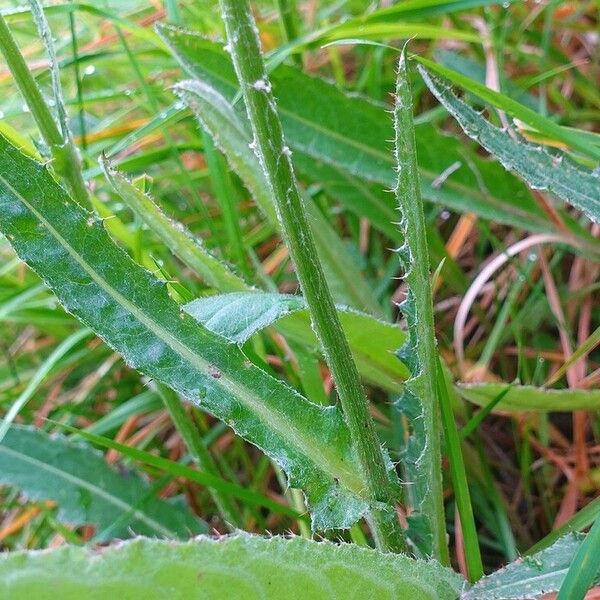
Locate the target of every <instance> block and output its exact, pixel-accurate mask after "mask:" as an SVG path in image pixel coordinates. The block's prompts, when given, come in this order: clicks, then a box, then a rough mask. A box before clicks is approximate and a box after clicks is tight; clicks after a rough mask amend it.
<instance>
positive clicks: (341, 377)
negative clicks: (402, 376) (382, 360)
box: [221, 0, 404, 551]
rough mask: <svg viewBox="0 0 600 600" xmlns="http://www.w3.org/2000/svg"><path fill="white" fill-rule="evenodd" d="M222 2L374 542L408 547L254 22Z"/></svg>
mask: <svg viewBox="0 0 600 600" xmlns="http://www.w3.org/2000/svg"><path fill="white" fill-rule="evenodd" d="M221 9H222V13H223V18H224V20H225V28H226V30H227V38H228V42H229V45H230V49H231V55H232V58H233V64H234V66H235V70H236V73H237V77H238V80H239V82H240V87H241V90H242V93H243V96H244V100H245V103H246V110H247V112H248V117H249V120H250V123H251V125H252V132H253V134H254V142H253V146H254V149H255V151H256V154H257V156H258V159H259V161H260V164H261V166H262V168H263V170H264V173H265V176H266V178H267V182H268V185H269V187H270V190H271V192H272V195H273V200H274V202H275V207H276V210H277V215H278V218H279V221H280V223H281V227H282V230H283V232H284V236H285V239H286V242H287V244H288V248H289V251H290V255H291V257H292V260H293V261H294V265H295V268H296V273H297V276H298V280H299V282H300V286H301V288H302V291H303V293H304V297H305V299H306V302H307V304H308V308H309V312H310V316H311V321H312V325H313V328H314V330H315V332H316V334H317V337H318V339H319V342H320V344H321V346H322V348H323V353H324V355H325V359H326V361H327V364H328V365H329V368H330V370H331V373H332V375H333V379H334V381H335V384H336V389H337V392H338V396H339V399H340V403H341V406H342V409H343V412H344V415H345V419H346V423H347V425H348V429H349V431H350V436H351V438H352V442H353V444H354V447H355V448H356V452H357V456H358V459H359V461H360V466H361V469H362V472H363V477H364V479H365V485H366V493H367V494H368V497H369V501H370V504H371V512H370V515H369V523H370V525H371V529H372V532H373V536H374V538H375V542H376V544H377V546H378V547H379V548H381V549H385V550H392V551H400V550H404V540H403V536H402V531H401V529H400V525H399V522H398V519H397V517H396V514H395V510H394V506H393V504H394V500H395V492H394V491H393V490H392V485H391V483H390V478H389V476H388V472H387V468H386V465H385V460H384V456H383V453H382V450H381V446H380V443H379V440H378V439H377V435H376V432H375V426H374V423H373V420H372V418H371V416H370V414H369V406H368V401H367V398H366V396H365V393H364V390H363V389H362V386H361V384H360V380H359V377H358V372H357V370H356V366H355V364H354V362H353V360H352V356H351V354H350V348H349V346H348V342H347V340H346V338H345V336H344V333H343V330H342V327H341V325H340V322H339V319H338V317H337V312H336V310H335V306H334V303H333V299H332V297H331V293H330V291H329V286H328V285H327V280H326V279H325V275H324V274H323V269H322V267H321V263H320V261H319V257H318V255H317V251H316V248H315V242H314V239H313V236H312V233H311V230H310V228H309V225H308V221H307V218H306V213H305V210H304V206H303V204H302V201H301V199H300V195H299V192H298V188H297V186H296V180H295V177H294V171H293V167H292V162H291V157H290V155H291V152H290V150H289V148H288V146H287V145H286V144H285V140H284V137H283V131H282V128H281V123H280V121H279V117H278V115H277V110H276V107H275V101H274V99H273V95H272V94H271V84H270V82H269V80H268V78H267V74H266V71H265V66H264V63H263V60H262V57H261V54H260V48H259V41H258V36H257V30H256V25H255V23H254V21H253V18H252V14H251V12H250V9H249V6H248V2H247V0H221Z"/></svg>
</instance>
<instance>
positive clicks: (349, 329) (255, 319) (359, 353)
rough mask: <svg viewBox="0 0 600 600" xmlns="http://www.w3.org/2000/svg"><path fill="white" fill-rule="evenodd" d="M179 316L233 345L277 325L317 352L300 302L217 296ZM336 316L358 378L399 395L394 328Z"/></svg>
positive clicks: (255, 295)
mask: <svg viewBox="0 0 600 600" xmlns="http://www.w3.org/2000/svg"><path fill="white" fill-rule="evenodd" d="M183 310H185V312H187V313H188V314H190V315H191V316H192V317H194V318H195V319H196V320H197V321H199V322H200V323H202V324H203V325H204V326H205V327H206V328H207V329H210V330H211V331H214V332H215V333H217V334H219V335H222V336H223V337H225V338H227V339H229V340H231V341H233V342H236V343H238V344H242V343H244V342H245V341H246V340H247V339H248V338H249V337H250V336H252V335H253V334H254V333H256V332H257V331H260V330H261V329H264V328H265V327H268V326H269V325H272V324H273V323H275V322H278V324H279V329H280V331H282V332H283V333H284V334H285V335H286V336H287V337H289V338H291V339H292V340H294V341H296V342H300V343H302V344H303V345H306V346H308V347H309V348H311V349H314V350H317V349H318V348H319V344H318V343H317V339H316V337H315V335H314V332H313V331H312V329H311V327H310V318H309V316H308V310H307V308H306V302H305V300H304V298H302V296H293V295H290V294H273V293H261V292H240V293H231V294H220V295H218V296H207V297H206V298H198V299H196V300H193V301H192V302H189V303H188V304H186V305H185V306H184V307H183ZM338 311H339V312H338V315H339V318H340V321H341V323H342V327H343V328H344V332H345V333H346V336H347V338H348V343H349V344H350V348H351V350H352V354H353V355H354V357H355V358H356V361H357V364H358V365H359V366H360V367H361V374H362V375H363V376H364V377H366V378H367V379H369V380H371V381H372V382H373V383H375V384H377V385H379V386H381V387H386V388H391V389H392V390H393V391H398V390H399V388H400V381H403V380H404V379H406V377H407V375H408V371H407V369H406V367H405V366H404V365H403V364H402V363H401V362H400V361H399V360H398V358H397V357H396V356H395V352H396V350H397V349H398V348H399V347H400V346H401V345H402V344H403V343H404V341H405V338H406V335H405V334H404V332H403V331H402V330H401V329H400V327H399V326H397V325H391V324H389V323H385V322H383V321H378V320H377V319H374V318H373V317H371V316H370V315H365V314H364V313H359V312H357V311H354V310H351V309H348V308H345V307H338Z"/></svg>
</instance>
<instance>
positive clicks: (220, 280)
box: [100, 157, 248, 291]
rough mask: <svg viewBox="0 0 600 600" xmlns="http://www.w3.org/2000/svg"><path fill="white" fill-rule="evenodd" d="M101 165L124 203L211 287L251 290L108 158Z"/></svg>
mask: <svg viewBox="0 0 600 600" xmlns="http://www.w3.org/2000/svg"><path fill="white" fill-rule="evenodd" d="M100 164H101V166H102V168H103V170H104V174H105V175H106V178H107V179H108V181H109V182H110V184H111V185H112V186H113V188H114V189H115V191H116V192H117V193H118V194H119V196H120V197H121V199H122V200H123V202H125V204H127V206H129V208H130V209H131V210H133V212H134V213H135V214H136V215H137V216H138V217H139V218H140V219H142V220H143V221H144V222H145V223H146V225H147V226H148V227H149V228H150V229H151V230H152V231H154V232H155V233H156V235H158V236H159V237H160V238H161V240H162V241H163V242H164V243H165V244H166V245H167V247H168V248H169V250H171V252H173V254H175V256H177V257H178V258H179V259H180V260H181V261H182V262H184V263H185V264H186V265H187V266H188V267H190V268H191V269H193V270H194V271H195V272H196V273H197V274H198V275H200V276H201V277H202V278H203V279H204V280H205V281H206V283H207V284H208V285H210V286H212V287H214V288H216V289H218V290H221V291H239V290H243V289H246V288H248V285H247V284H246V283H245V282H244V280H243V279H242V278H241V277H239V276H238V275H236V274H235V273H234V272H233V271H232V270H231V269H230V268H229V267H228V266H227V265H226V264H225V263H223V262H221V261H220V260H219V259H218V258H216V257H215V256H213V255H212V254H211V253H210V252H209V251H208V250H207V249H206V248H205V247H204V245H203V244H202V242H201V240H199V239H198V238H196V237H194V236H193V235H192V234H191V233H190V231H189V230H188V229H186V228H185V227H183V225H181V224H180V223H177V222H175V221H173V220H171V219H169V217H167V216H166V215H165V214H164V213H163V212H162V210H161V209H160V208H159V207H158V206H157V205H156V204H155V202H154V201H153V200H152V198H151V197H150V196H149V195H148V194H145V193H144V192H142V191H141V190H140V189H138V188H137V187H136V186H135V185H133V183H131V181H129V180H128V179H127V178H126V177H124V176H123V175H122V174H121V173H119V172H118V171H116V170H115V169H114V168H113V167H112V165H111V164H110V162H109V161H108V160H107V159H106V158H105V157H102V159H101V161H100Z"/></svg>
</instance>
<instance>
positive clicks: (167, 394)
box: [157, 383, 241, 531]
mask: <svg viewBox="0 0 600 600" xmlns="http://www.w3.org/2000/svg"><path fill="white" fill-rule="evenodd" d="M157 390H158V394H159V396H160V397H161V398H162V401H163V403H164V405H165V408H166V409H167V410H168V411H169V415H170V416H171V419H172V420H173V424H174V425H175V427H176V428H177V431H179V434H180V435H181V437H182V438H183V441H184V442H185V445H186V446H187V448H188V450H189V451H190V453H191V454H192V456H193V457H194V459H195V460H196V461H197V463H198V465H199V466H200V468H201V469H202V470H203V471H204V472H206V473H210V474H211V475H213V476H215V477H220V475H219V472H218V470H217V465H216V464H215V461H214V460H213V458H212V456H211V454H210V452H209V451H208V449H207V448H206V447H205V446H204V443H203V441H202V438H201V437H200V433H199V432H198V428H197V427H196V424H195V423H194V422H193V421H192V419H191V418H190V415H189V414H188V413H187V412H186V410H185V408H184V407H183V404H182V402H181V400H180V399H179V398H178V397H177V395H176V394H175V392H173V390H171V389H170V388H168V387H166V386H165V385H162V384H160V383H159V384H157ZM210 492H211V496H212V498H213V500H214V502H215V504H216V505H217V507H218V509H219V512H220V514H221V517H222V518H223V520H224V521H225V524H226V526H227V527H229V529H230V531H234V530H235V529H236V528H238V527H241V523H240V522H239V519H238V516H237V515H238V513H239V511H238V510H237V509H236V507H235V506H234V504H233V503H232V502H231V499H230V498H229V497H228V496H226V495H222V494H221V493H220V492H219V491H218V490H216V489H215V488H211V490H210Z"/></svg>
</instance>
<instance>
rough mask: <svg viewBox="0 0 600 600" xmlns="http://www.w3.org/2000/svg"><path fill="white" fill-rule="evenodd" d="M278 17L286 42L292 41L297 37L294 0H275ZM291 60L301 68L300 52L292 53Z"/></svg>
mask: <svg viewBox="0 0 600 600" xmlns="http://www.w3.org/2000/svg"><path fill="white" fill-rule="evenodd" d="M277 8H278V9H279V19H280V21H281V28H282V29H283V35H284V37H285V41H286V42H288V43H289V42H293V41H294V40H295V39H296V38H297V37H298V28H297V27H296V25H297V21H296V18H297V11H296V0H277ZM292 60H293V61H294V62H295V63H296V66H297V67H299V68H302V54H300V53H299V52H298V53H294V54H292Z"/></svg>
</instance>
